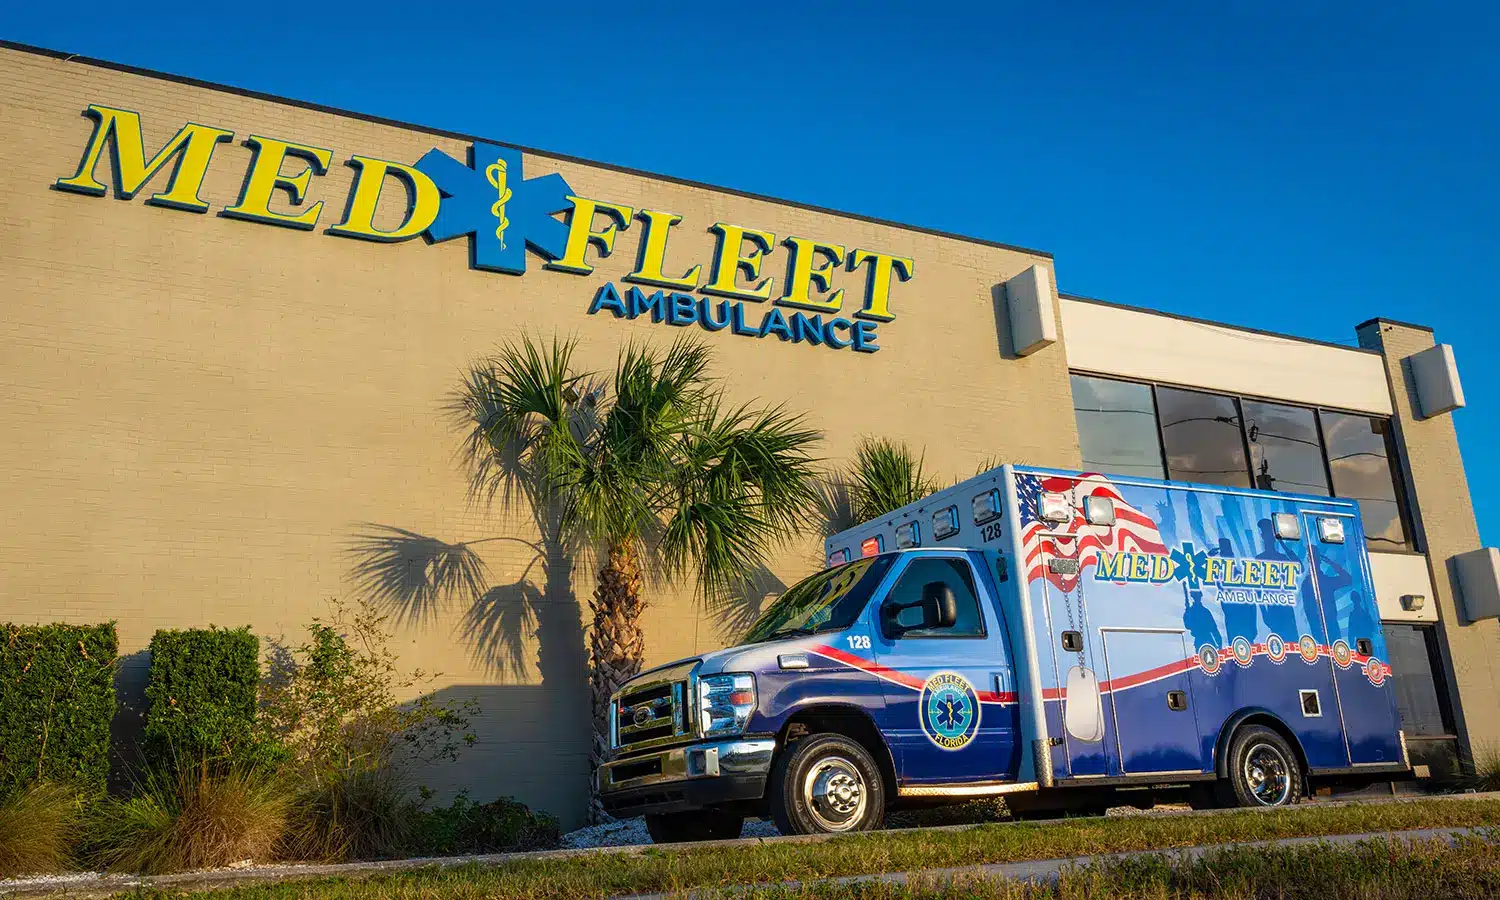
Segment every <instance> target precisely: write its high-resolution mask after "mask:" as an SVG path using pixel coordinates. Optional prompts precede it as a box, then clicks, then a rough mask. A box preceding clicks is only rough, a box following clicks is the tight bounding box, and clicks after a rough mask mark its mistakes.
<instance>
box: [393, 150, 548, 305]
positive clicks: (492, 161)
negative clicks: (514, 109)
mask: <svg viewBox="0 0 1500 900" xmlns="http://www.w3.org/2000/svg"><path fill="white" fill-rule="evenodd" d="M468 156H469V158H468V163H467V164H465V163H461V162H459V161H458V160H456V159H454V158H453V157H451V156H449V155H448V154H446V153H444V152H442V151H441V150H437V149H433V150H429V151H427V153H426V154H425V155H424V156H423V157H422V158H421V159H420V160H417V165H416V168H417V169H418V170H419V171H420V172H421V173H422V174H423V175H426V176H427V177H428V178H431V179H432V181H433V183H434V184H436V185H437V186H438V190H439V191H441V192H442V194H443V203H442V207H441V208H440V209H439V210H438V215H437V218H436V219H434V220H433V223H432V225H431V227H429V228H428V229H427V236H428V237H429V238H431V239H432V240H433V241H446V240H451V239H452V238H456V237H463V236H465V235H468V236H469V265H470V266H471V267H473V268H475V269H485V270H487V271H491V272H508V273H510V274H512V275H521V274H524V273H525V272H526V248H527V247H528V246H530V247H531V249H532V250H533V251H535V252H537V253H540V254H541V255H542V256H544V257H546V258H548V259H557V258H558V257H560V256H562V255H563V251H564V249H565V248H566V247H567V242H568V226H566V225H564V224H563V223H562V222H559V221H558V220H556V219H554V218H552V216H553V214H555V213H560V212H566V211H567V210H569V209H571V208H572V206H573V201H572V200H569V199H568V197H569V196H570V195H571V194H572V193H573V189H572V188H570V187H568V182H567V181H566V180H564V179H563V177H562V176H561V175H558V174H557V173H556V172H553V173H551V174H548V175H543V176H541V177H540V178H529V179H528V178H526V177H525V176H524V174H523V170H522V159H521V151H519V150H516V149H513V148H510V147H501V146H499V145H498V144H486V143H475V144H471V145H470V146H469V154H468Z"/></svg>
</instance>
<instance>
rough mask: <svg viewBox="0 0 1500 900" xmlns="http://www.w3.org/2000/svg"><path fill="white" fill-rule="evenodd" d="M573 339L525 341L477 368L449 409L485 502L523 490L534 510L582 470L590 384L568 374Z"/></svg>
mask: <svg viewBox="0 0 1500 900" xmlns="http://www.w3.org/2000/svg"><path fill="white" fill-rule="evenodd" d="M575 349H576V345H575V343H574V342H573V341H561V342H560V341H558V340H557V339H556V338H553V340H552V342H551V346H550V347H545V346H542V345H540V344H539V343H537V342H536V341H533V340H532V339H531V337H529V336H524V335H523V336H522V338H521V341H520V343H519V344H507V345H505V346H504V347H502V348H501V349H500V351H499V352H498V353H496V354H495V355H494V356H493V357H491V358H489V359H487V360H483V361H481V362H479V363H476V364H475V365H474V366H472V367H471V368H470V370H469V371H468V372H467V373H466V374H465V378H464V382H463V384H462V385H461V386H460V388H459V391H458V393H457V395H456V396H455V397H454V398H453V400H452V401H451V402H450V404H449V408H450V410H451V411H452V413H453V415H454V417H455V419H456V420H457V421H458V424H459V426H460V427H461V428H463V429H464V430H465V431H466V434H465V438H464V441H463V446H462V450H461V453H462V455H463V457H464V459H465V461H466V462H467V463H468V466H469V471H470V493H471V495H472V496H475V497H479V498H482V499H484V500H486V501H489V500H492V499H493V498H494V497H495V495H496V493H497V492H500V491H502V490H503V491H505V494H506V497H507V499H509V496H510V492H511V491H513V490H520V491H522V492H523V493H524V494H525V495H526V496H527V499H528V500H530V501H531V502H532V503H533V504H534V503H537V502H540V501H542V500H544V499H545V498H547V497H550V496H552V495H553V494H555V493H556V492H557V490H558V489H559V487H560V485H562V484H565V483H566V482H568V481H569V480H570V479H571V478H573V477H574V476H575V475H576V472H577V470H578V469H579V468H580V467H581V466H583V465H584V460H585V456H586V451H585V447H584V444H585V442H586V441H587V440H588V433H587V431H588V429H587V428H586V427H585V428H582V429H580V427H579V422H580V419H583V418H586V416H587V415H588V414H589V410H588V407H589V406H590V405H591V402H592V397H593V395H592V394H588V393H581V392H580V391H579V388H580V386H583V385H586V384H587V383H588V380H589V379H590V378H591V376H590V375H588V374H587V373H578V372H574V371H573V367H572V358H573V353H574V350H575Z"/></svg>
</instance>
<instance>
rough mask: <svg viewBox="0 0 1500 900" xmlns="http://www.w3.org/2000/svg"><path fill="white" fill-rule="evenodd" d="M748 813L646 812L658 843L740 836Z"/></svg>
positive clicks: (710, 811) (720, 839)
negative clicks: (745, 814)
mask: <svg viewBox="0 0 1500 900" xmlns="http://www.w3.org/2000/svg"><path fill="white" fill-rule="evenodd" d="M744 827H745V817H744V816H743V815H741V814H740V813H737V812H730V811H728V810H723V809H695V810H691V811H689V812H677V813H657V814H654V815H648V816H646V831H647V832H648V833H649V834H650V835H651V841H652V842H653V843H657V844H681V843H684V842H686V841H729V840H733V839H734V838H737V837H739V836H740V830H741V829H743V828H744Z"/></svg>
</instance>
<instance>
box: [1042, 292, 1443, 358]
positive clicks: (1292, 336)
mask: <svg viewBox="0 0 1500 900" xmlns="http://www.w3.org/2000/svg"><path fill="white" fill-rule="evenodd" d="M1057 296H1058V297H1060V298H1062V299H1064V300H1077V301H1078V302H1080V303H1092V304H1094V305H1095V306H1113V307H1115V308H1116V309H1128V310H1130V311H1131V312H1138V313H1145V314H1146V315H1151V316H1165V317H1166V318H1168V319H1179V320H1181V321H1183V322H1192V323H1194V324H1196V325H1211V326H1213V327H1214V328H1224V329H1227V330H1229V331H1242V332H1245V333H1246V334H1256V335H1261V336H1263V337H1272V338H1279V339H1281V340H1284V341H1296V342H1297V343H1299V344H1315V345H1317V346H1319V347H1332V348H1333V349H1335V350H1348V351H1350V352H1351V353H1373V354H1375V355H1376V356H1379V355H1380V351H1378V350H1371V349H1369V348H1366V347H1351V346H1349V345H1347V344H1336V343H1334V342H1333V341H1320V340H1318V339H1317V338H1309V337H1300V336H1298V335H1295V334H1283V333H1282V332H1279V331H1266V330H1264V329H1261V328H1250V327H1248V326H1245V325H1231V324H1229V323H1226V322H1215V321H1213V320H1212V319H1200V318H1198V317H1196V316H1184V315H1181V314H1180V313H1173V312H1166V311H1165V310H1160V309H1147V308H1146V307H1144V306H1131V305H1130V304H1128V303H1115V302H1114V301H1112V300H1100V299H1098V298H1097V297H1082V296H1079V295H1078V294H1066V293H1063V292H1062V291H1058V293H1057ZM1371 321H1375V320H1373V319H1372V320H1371ZM1381 321H1389V320H1388V319H1386V320H1381ZM1366 324H1368V323H1366ZM1360 327H1363V326H1360ZM1413 327H1416V328H1420V327H1421V326H1420V325H1417V326H1413ZM1356 330H1357V329H1356ZM1429 330H1431V329H1429Z"/></svg>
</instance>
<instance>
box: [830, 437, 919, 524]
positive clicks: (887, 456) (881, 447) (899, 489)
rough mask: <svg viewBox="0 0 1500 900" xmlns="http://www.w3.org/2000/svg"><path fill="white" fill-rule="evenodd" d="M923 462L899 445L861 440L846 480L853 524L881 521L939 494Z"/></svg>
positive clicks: (878, 439)
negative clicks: (911, 504)
mask: <svg viewBox="0 0 1500 900" xmlns="http://www.w3.org/2000/svg"><path fill="white" fill-rule="evenodd" d="M924 460H925V455H923V454H917V453H915V452H913V451H912V449H911V448H910V447H908V446H907V445H906V444H904V443H901V442H899V441H892V440H889V439H887V438H861V439H860V442H859V446H858V447H856V448H855V451H854V466H853V467H852V468H851V470H850V472H849V475H848V477H847V490H848V493H849V506H850V512H851V513H852V514H853V517H854V522H855V523H856V524H857V523H859V522H868V521H870V520H871V519H876V518H879V517H880V516H883V515H885V514H886V513H889V512H894V511H896V510H898V509H900V508H901V507H903V506H905V505H906V504H908V503H914V502H916V501H918V500H921V499H922V498H923V497H926V496H927V495H928V494H930V493H932V492H933V491H935V490H937V489H938V483H937V482H936V481H935V480H933V479H932V478H929V477H928V476H927V475H926V474H925V473H924V472H923V471H922V464H923V462H924Z"/></svg>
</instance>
